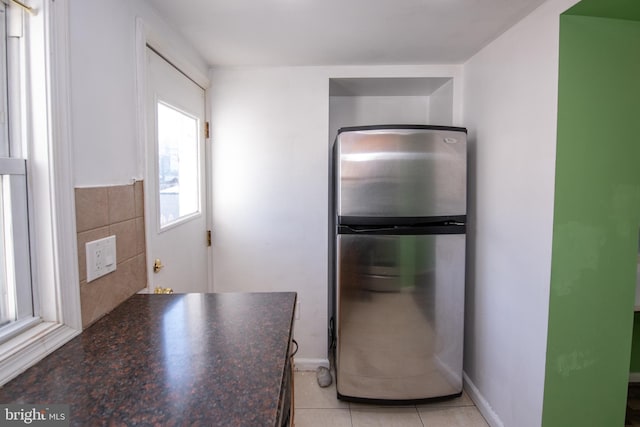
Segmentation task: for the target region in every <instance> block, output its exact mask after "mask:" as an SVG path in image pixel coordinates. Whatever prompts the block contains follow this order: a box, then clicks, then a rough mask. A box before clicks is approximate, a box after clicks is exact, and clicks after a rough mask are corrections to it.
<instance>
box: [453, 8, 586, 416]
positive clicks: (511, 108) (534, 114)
mask: <svg viewBox="0 0 640 427" xmlns="http://www.w3.org/2000/svg"><path fill="white" fill-rule="evenodd" d="M574 3H576V1H575V0H551V1H548V2H547V3H545V4H543V5H542V6H541V7H540V8H538V9H537V10H536V11H534V12H533V13H532V14H531V15H529V16H528V17H526V18H525V19H524V20H523V21H521V22H520V23H519V24H517V25H516V26H514V27H513V28H511V29H510V30H509V31H507V32H506V33H505V34H503V35H502V36H501V37H499V38H498V39H497V40H495V41H494V42H493V43H491V44H490V45H489V46H487V47H486V48H485V49H483V50H482V51H480V52H479V53H478V54H477V55H475V56H474V57H473V58H471V59H470V60H469V61H468V62H467V63H466V64H465V68H464V88H465V89H464V91H465V92H464V123H465V125H466V126H467V127H468V129H469V131H470V152H469V160H470V176H471V177H474V178H471V181H470V188H469V198H470V201H469V212H470V213H471V217H470V225H469V241H468V242H469V251H468V252H469V267H468V280H467V284H468V286H467V301H466V302H467V313H466V322H465V326H466V331H465V362H464V363H465V368H464V369H465V373H466V375H467V378H468V380H470V382H471V383H472V386H473V387H472V389H475V391H476V392H479V394H480V397H481V399H484V400H483V401H484V404H485V406H484V407H483V408H481V409H482V410H483V411H484V413H485V415H486V416H487V417H488V418H490V419H492V421H493V425H501V424H503V425H505V426H518V427H527V426H540V423H541V419H542V399H543V392H544V377H545V358H546V342H547V317H548V302H549V281H550V271H551V240H552V226H553V197H554V177H555V146H556V113H557V109H556V105H557V87H558V40H559V14H560V13H561V12H563V11H564V10H566V9H567V8H568V7H570V6H571V5H573V4H574ZM515 390H517V392H514V391H515Z"/></svg>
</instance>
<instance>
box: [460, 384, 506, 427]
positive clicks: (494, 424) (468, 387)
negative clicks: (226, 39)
mask: <svg viewBox="0 0 640 427" xmlns="http://www.w3.org/2000/svg"><path fill="white" fill-rule="evenodd" d="M462 377H463V378H464V390H465V391H466V392H467V394H468V395H469V397H470V398H471V400H473V403H475V404H476V407H477V408H478V410H479V411H480V413H481V414H482V416H483V417H484V419H485V420H486V421H487V423H489V425H490V426H491V427H504V424H503V423H502V420H501V419H500V417H498V414H496V413H495V411H494V410H493V408H492V407H491V405H489V402H487V400H486V399H485V398H484V397H483V396H482V394H481V393H480V390H478V387H476V385H475V384H474V383H473V381H471V380H470V379H469V377H468V376H467V374H466V372H463V373H462Z"/></svg>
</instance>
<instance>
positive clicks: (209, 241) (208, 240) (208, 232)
mask: <svg viewBox="0 0 640 427" xmlns="http://www.w3.org/2000/svg"><path fill="white" fill-rule="evenodd" d="M207 246H211V230H207Z"/></svg>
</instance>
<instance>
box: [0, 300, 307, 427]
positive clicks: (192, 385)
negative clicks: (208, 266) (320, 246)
mask: <svg viewBox="0 0 640 427" xmlns="http://www.w3.org/2000/svg"><path fill="white" fill-rule="evenodd" d="M295 299H296V295H295V293H292V292H286V293H285V292H283V293H249V294H241V293H237V294H236V293H231V294H174V295H134V296H133V297H131V298H130V299H128V300H127V301H125V302H124V303H122V304H121V305H120V306H118V307H117V308H116V309H115V310H114V311H112V312H111V313H109V314H108V315H107V316H105V317H103V318H102V319H100V320H99V321H97V322H96V323H95V324H93V325H92V326H90V327H89V328H87V329H86V330H85V331H84V332H83V333H82V334H81V335H79V336H78V337H76V338H74V339H73V340H71V341H69V342H68V343H67V344H65V345H64V346H63V347H61V348H60V349H58V350H56V351H55V352H53V353H52V354H51V355H49V356H48V357H46V358H45V359H44V360H42V361H41V362H39V363H38V364H36V365H35V366H33V367H32V368H30V369H28V370H27V371H25V372H24V373H23V374H21V375H20V376H18V377H17V378H16V379H14V380H13V381H11V382H9V383H7V384H6V385H5V386H4V387H2V388H1V389H0V403H30V404H56V403H66V404H70V405H71V413H70V419H71V425H77V426H99V425H117V426H120V425H127V426H132V425H140V426H143V425H145V426H146V425H149V426H151V425H154V426H181V425H189V426H196V425H201V426H225V427H227V426H251V427H253V426H274V425H275V424H276V420H277V417H278V403H279V397H280V393H281V385H282V382H283V374H284V370H285V366H286V360H287V354H288V352H289V338H290V334H291V328H292V319H293V309H294V304H295Z"/></svg>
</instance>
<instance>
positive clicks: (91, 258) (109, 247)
mask: <svg viewBox="0 0 640 427" xmlns="http://www.w3.org/2000/svg"><path fill="white" fill-rule="evenodd" d="M85 247H86V252H87V283H89V282H91V281H93V280H96V279H97V278H99V277H102V276H104V275H105V274H108V273H111V272H112V271H115V270H116V236H109V237H105V238H104V239H99V240H94V241H92V242H87V244H86V246H85Z"/></svg>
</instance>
